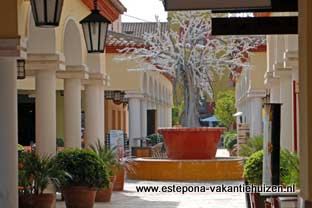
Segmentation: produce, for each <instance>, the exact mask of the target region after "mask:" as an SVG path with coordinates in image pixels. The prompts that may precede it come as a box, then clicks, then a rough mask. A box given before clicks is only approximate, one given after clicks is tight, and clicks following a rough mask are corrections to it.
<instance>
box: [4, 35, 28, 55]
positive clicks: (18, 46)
mask: <svg viewBox="0 0 312 208" xmlns="http://www.w3.org/2000/svg"><path fill="white" fill-rule="evenodd" d="M26 48H27V41H26V39H25V38H20V37H17V38H7V39H0V58H1V57H4V58H8V57H14V58H21V59H26V57H27V53H26Z"/></svg>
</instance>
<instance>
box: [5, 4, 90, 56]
mask: <svg viewBox="0 0 312 208" xmlns="http://www.w3.org/2000/svg"><path fill="white" fill-rule="evenodd" d="M17 1H18V8H19V9H18V16H17V15H16V16H14V8H13V7H14V5H11V4H13V3H10V4H9V3H7V5H4V7H3V6H2V5H3V3H1V8H0V14H1V16H2V17H3V18H1V19H2V20H4V22H3V23H2V22H1V20H0V26H1V25H3V27H2V28H6V30H0V38H1V37H5V34H2V33H4V32H5V31H6V32H5V33H6V34H14V28H13V25H14V18H15V19H16V17H18V33H17V32H15V34H18V35H20V36H21V37H25V38H27V36H28V24H29V18H33V17H32V15H30V2H29V1H25V0H17ZM6 2H15V1H14V0H10V1H6ZM9 8H10V9H9ZM2 10H3V11H2ZM6 11H9V13H10V15H8V14H7V13H8V12H6ZM89 13H90V10H89V8H88V7H87V6H86V5H85V4H84V3H83V2H82V1H77V0H66V1H64V5H63V10H62V16H61V21H60V25H59V27H57V28H55V32H56V51H57V52H60V53H63V52H64V47H63V45H64V44H63V40H64V30H65V25H66V22H67V21H68V19H69V18H72V19H74V20H75V21H76V23H77V24H79V21H80V20H81V19H83V18H84V17H85V16H87V15H88V14H89ZM1 16H0V17H1ZM11 16H12V17H11ZM4 17H5V18H4ZM8 17H11V18H8ZM8 19H10V23H8ZM8 25H9V26H8ZM15 25H16V24H15ZM79 26H80V25H79ZM80 33H81V37H83V33H82V30H81V28H80ZM11 36H13V35H11ZM43 38H44V37H43ZM42 41H44V40H42ZM81 41H84V40H83V38H82V40H81ZM83 44H85V43H84V42H83ZM83 50H84V51H83V52H84V56H83V59H84V61H85V59H86V56H87V52H86V48H85V46H84V47H83Z"/></svg>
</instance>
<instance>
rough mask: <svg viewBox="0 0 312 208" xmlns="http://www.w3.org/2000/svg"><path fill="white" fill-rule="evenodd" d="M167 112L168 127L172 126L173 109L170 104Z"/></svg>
mask: <svg viewBox="0 0 312 208" xmlns="http://www.w3.org/2000/svg"><path fill="white" fill-rule="evenodd" d="M167 112H168V113H167V122H168V127H172V109H171V107H170V106H169V105H168V106H167Z"/></svg>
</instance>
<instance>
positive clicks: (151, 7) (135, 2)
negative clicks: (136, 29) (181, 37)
mask: <svg viewBox="0 0 312 208" xmlns="http://www.w3.org/2000/svg"><path fill="white" fill-rule="evenodd" d="M121 2H122V3H123V4H124V5H125V7H127V10H128V12H127V13H126V15H123V16H122V21H123V22H143V21H140V20H138V19H135V18H131V17H129V16H133V17H136V18H139V19H141V20H144V21H148V22H155V15H158V16H159V19H160V21H162V22H163V21H166V19H167V13H166V12H165V10H164V7H163V5H162V2H161V1H160V0H121Z"/></svg>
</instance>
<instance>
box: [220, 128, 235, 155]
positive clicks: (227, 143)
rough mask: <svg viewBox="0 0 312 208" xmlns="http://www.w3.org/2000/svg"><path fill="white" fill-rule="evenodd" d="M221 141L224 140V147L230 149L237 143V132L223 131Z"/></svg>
mask: <svg viewBox="0 0 312 208" xmlns="http://www.w3.org/2000/svg"><path fill="white" fill-rule="evenodd" d="M223 138H224V140H223V142H224V147H225V148H226V149H227V150H229V151H231V150H232V149H233V148H234V146H235V145H236V144H237V133H236V131H228V132H225V133H224V134H223Z"/></svg>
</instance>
